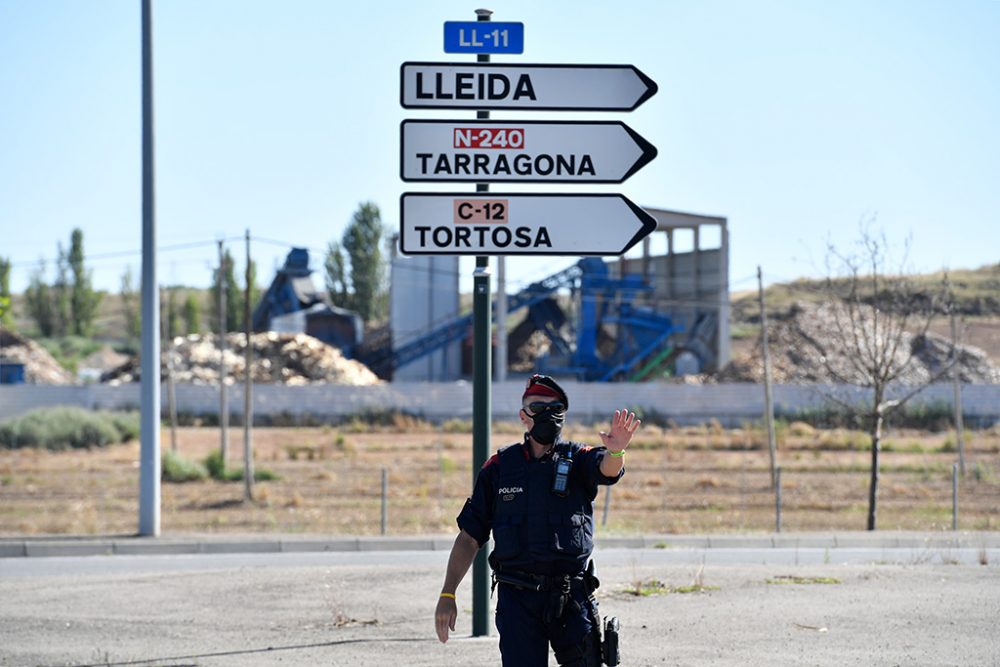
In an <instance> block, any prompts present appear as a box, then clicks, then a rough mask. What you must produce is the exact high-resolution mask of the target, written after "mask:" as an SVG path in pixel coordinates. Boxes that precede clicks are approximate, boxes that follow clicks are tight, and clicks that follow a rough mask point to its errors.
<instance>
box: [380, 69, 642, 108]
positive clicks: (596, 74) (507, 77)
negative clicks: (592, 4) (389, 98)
mask: <svg viewBox="0 0 1000 667" xmlns="http://www.w3.org/2000/svg"><path fill="white" fill-rule="evenodd" d="M656 91H657V87H656V83H654V82H653V80H652V79H650V78H649V77H648V76H646V75H645V74H643V73H642V72H640V71H639V70H638V69H637V68H635V67H634V66H632V65H499V64H493V63H428V62H410V63H403V64H402V66H401V68H400V91H399V101H400V104H402V105H403V108H405V109H534V110H536V111H544V110H560V109H565V110H575V111H632V110H633V109H635V108H636V107H638V106H639V105H640V104H642V103H643V102H645V101H646V100H648V99H649V98H650V97H652V96H653V95H655V94H656Z"/></svg>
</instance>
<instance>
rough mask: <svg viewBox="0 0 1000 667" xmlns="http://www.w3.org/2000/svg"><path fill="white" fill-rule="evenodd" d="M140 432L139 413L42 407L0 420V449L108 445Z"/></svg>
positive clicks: (126, 439)
mask: <svg viewBox="0 0 1000 667" xmlns="http://www.w3.org/2000/svg"><path fill="white" fill-rule="evenodd" d="M138 434H139V415H138V413H112V412H93V411H89V410H84V409H82V408H71V407H59V408H41V409H38V410H32V411H31V412H29V413H27V414H25V415H22V416H20V417H14V418H11V419H7V420H4V421H3V422H0V449H18V448H21V447H41V448H43V449H50V450H62V449H80V448H89V447H107V446H108V445H111V444H115V443H119V442H128V441H129V440H132V439H133V438H135V437H137V436H138Z"/></svg>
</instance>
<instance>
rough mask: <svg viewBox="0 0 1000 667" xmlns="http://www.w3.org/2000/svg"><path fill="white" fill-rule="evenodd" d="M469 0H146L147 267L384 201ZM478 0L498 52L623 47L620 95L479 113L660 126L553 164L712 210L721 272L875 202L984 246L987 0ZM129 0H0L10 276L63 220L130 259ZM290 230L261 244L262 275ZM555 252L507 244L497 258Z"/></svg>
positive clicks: (937, 253) (780, 254) (587, 53)
mask: <svg viewBox="0 0 1000 667" xmlns="http://www.w3.org/2000/svg"><path fill="white" fill-rule="evenodd" d="M477 6H481V5H476V4H474V3H464V2H463V3H459V2H444V1H440V2H419V3H395V2H392V3H390V2H385V3H351V4H348V3H344V2H333V1H321V0H315V1H306V0H294V1H288V2H273V1H272V2H261V1H251V0H239V1H236V0H225V1H223V0H213V1H211V2H204V1H194V0H169V1H166V0H160V1H159V2H157V3H156V4H155V7H154V47H155V56H154V61H155V84H156V92H155V95H156V174H157V219H158V225H159V245H161V246H172V245H177V244H187V243H198V242H204V245H203V246H201V247H198V248H194V249H190V250H186V251H178V250H175V251H170V252H164V253H163V254H161V259H160V279H161V282H164V283H184V284H190V285H207V284H208V282H209V280H210V270H209V265H210V264H212V263H214V261H215V260H214V257H215V248H214V245H213V242H214V241H215V240H216V239H217V238H220V237H236V236H241V235H242V234H243V231H244V230H245V229H246V228H250V229H251V231H252V233H253V234H254V235H255V236H259V237H263V238H270V239H276V240H281V241H285V242H288V243H291V244H300V245H306V246H309V247H312V248H323V247H325V246H326V244H327V242H328V241H330V240H333V239H339V238H340V235H341V233H342V232H343V229H344V227H345V226H346V224H347V222H348V220H349V219H350V216H351V213H352V212H353V211H354V209H355V208H356V207H357V205H358V203H359V202H360V201H365V200H372V201H374V202H376V203H377V204H378V205H379V206H380V207H381V209H382V212H383V219H384V221H385V222H386V223H387V225H388V226H390V227H393V226H396V225H397V224H398V215H399V212H398V206H399V204H398V198H399V194H400V193H401V192H402V191H404V190H407V189H410V190H430V189H435V188H434V187H433V186H427V185H418V184H409V185H408V186H407V185H405V184H403V183H402V182H401V181H400V180H399V176H398V160H399V153H398V127H399V122H400V121H401V120H402V119H404V118H430V117H434V116H435V115H437V116H443V117H448V116H451V117H463V115H465V114H468V115H469V117H471V113H469V112H459V111H452V112H444V113H438V114H434V113H430V112H420V111H409V112H407V111H404V110H403V109H401V108H400V107H399V101H398V95H399V65H400V64H401V63H402V62H403V61H406V60H440V61H446V60H455V59H459V60H461V59H471V57H470V56H454V55H446V54H444V53H443V52H442V47H441V42H442V23H443V22H444V21H446V20H472V19H473V18H474V14H473V10H474V9H475V8H476V7H477ZM486 6H488V7H490V8H491V9H493V10H494V11H495V12H496V13H495V14H494V19H495V20H498V21H504V20H507V21H522V22H523V23H524V24H525V42H526V48H525V53H524V55H523V56H495V57H494V60H495V61H496V62H515V61H520V62H538V63H564V62H565V63H630V64H635V65H636V66H638V67H639V68H640V69H642V70H643V71H644V72H645V73H646V74H648V75H649V76H650V77H652V78H653V79H654V80H655V81H656V82H657V83H658V84H659V87H660V92H659V94H657V95H656V96H655V97H653V98H652V99H651V100H649V101H648V102H646V104H645V105H644V106H642V107H641V108H640V109H639V110H637V111H635V112H632V113H630V114H604V115H599V114H586V115H584V114H538V113H536V114H526V113H515V112H504V113H497V112H494V117H495V118H517V117H519V116H521V117H525V118H528V117H530V118H531V119H543V118H547V119H551V118H574V119H581V118H610V119H621V120H625V121H626V122H627V123H628V124H629V125H630V126H632V127H633V128H634V129H636V130H637V131H638V132H640V133H641V134H642V135H643V136H645V137H646V138H647V139H648V140H650V141H651V142H652V143H653V144H654V145H656V146H657V147H658V149H659V157H658V158H657V159H656V160H655V161H654V162H653V163H652V164H650V165H648V166H647V167H646V168H645V169H643V170H642V171H640V172H639V173H638V174H637V175H635V176H633V177H632V178H631V179H630V180H629V181H627V182H626V183H624V184H622V185H618V186H599V187H592V188H586V187H584V186H572V187H570V186H559V187H552V188H550V189H552V190H572V191H576V192H581V191H585V190H588V189H589V190H592V191H605V192H623V193H625V194H626V195H627V196H629V197H630V198H631V199H633V200H634V201H636V202H637V203H639V204H642V205H647V206H654V207H661V208H671V209H678V210H685V211H692V212H698V213H708V214H714V215H723V216H726V217H728V219H729V222H730V227H731V242H732V260H731V272H730V277H731V281H732V284H733V288H734V289H746V288H748V287H752V286H753V284H754V281H753V280H752V279H751V276H752V275H753V274H754V271H755V267H756V265H757V264H762V265H763V266H764V270H765V274H766V275H767V276H768V278H769V279H770V280H784V279H791V278H794V277H797V276H802V275H821V274H822V272H823V257H824V247H825V243H826V241H827V240H828V239H829V240H833V241H834V242H835V243H838V244H841V245H843V244H846V243H848V242H849V241H850V240H852V239H854V238H856V236H857V232H858V225H859V221H860V220H861V219H862V218H865V217H868V216H871V215H877V217H878V225H880V226H881V227H883V228H884V229H885V231H886V233H887V234H888V236H889V237H890V238H891V239H894V240H898V241H900V242H901V241H902V239H904V238H905V237H906V236H907V235H912V250H911V258H912V264H913V267H914V268H915V269H918V270H932V269H938V268H941V267H950V268H959V267H975V266H980V265H983V264H987V263H993V262H997V261H998V260H1000V250H998V249H1000V231H998V230H1000V224H998V223H1000V215H998V212H1000V2H992V1H983V2H969V1H965V2H961V1H959V2H944V1H941V2H919V1H906V2H888V1H883V2H871V1H864V2H806V1H801V2H765V1H750V0H746V1H733V2H722V1H718V2H712V1H698V2H694V1H688V2H652V1H651V2H629V1H628V0H623V1H621V2H607V1H606V0H602V1H598V2H595V1H590V0H578V1H575V2H542V1H539V0H535V1H532V2H519V1H518V2H515V1H506V0H504V1H499V0H498V1H497V2H494V3H492V4H487V5H486ZM139 7H140V3H139V1H138V0H132V1H129V2H126V1H124V0H103V1H100V2H79V1H76V0H61V1H60V0H0V256H5V257H9V258H11V259H13V260H14V262H15V269H14V276H13V278H14V281H13V287H14V289H15V291H20V290H21V289H23V287H24V286H25V285H26V284H27V280H28V278H29V275H30V272H31V271H32V269H33V268H34V266H35V265H36V264H34V263H35V262H36V261H37V260H38V258H39V257H46V258H52V257H54V256H55V250H56V243H57V241H62V242H63V243H64V244H65V243H66V242H67V241H68V239H69V235H70V231H71V230H72V228H73V227H75V226H79V227H81V228H82V229H83V230H84V233H85V240H86V249H87V252H88V255H91V256H93V260H92V261H91V266H92V267H93V269H94V277H95V283H96V284H97V286H98V287H100V288H103V289H110V290H117V289H118V284H119V278H120V276H121V274H122V273H123V271H124V270H125V267H126V266H127V265H131V266H132V267H133V271H134V272H135V273H136V274H138V272H139V257H138V255H137V254H132V255H120V254H117V253H128V252H137V251H138V249H139V248H140V245H141V200H140V69H139V67H140V43H139V29H140V17H139ZM452 187H453V188H454V189H459V190H463V189H469V186H467V185H466V186H452ZM438 189H448V188H447V187H445V188H438ZM505 189H514V188H505ZM536 189H537V188H536ZM234 251H236V252H237V255H238V256H242V252H243V251H242V247H241V246H239V245H235V244H234ZM284 252H285V251H284V250H283V249H282V248H280V247H278V246H274V245H269V244H266V243H255V244H254V246H253V253H254V256H255V257H256V258H257V260H258V264H259V266H260V269H261V270H260V274H259V275H260V280H261V281H262V282H263V283H265V284H266V283H267V282H268V281H269V280H270V277H271V271H272V269H273V267H274V266H275V265H276V263H278V262H280V261H281V260H282V259H283V256H284ZM106 254H112V255H113V256H111V257H106V258H103V259H102V258H100V256H102V255H106ZM320 261H321V258H314V262H315V263H316V264H319V262H320ZM571 261H573V260H572V259H569V258H567V259H562V258H557V261H553V260H551V259H549V260H545V261H542V260H537V259H521V258H517V259H511V260H508V267H509V274H510V276H511V281H512V282H513V283H515V284H516V283H518V282H521V281H527V280H531V279H536V278H538V277H541V276H543V275H546V274H547V273H549V272H550V271H551V270H553V269H555V268H559V267H560V266H562V265H565V264H568V263H570V262H571ZM465 268H468V271H465ZM50 269H51V267H50ZM463 271H464V272H466V273H471V261H464V263H463ZM50 277H51V274H50Z"/></svg>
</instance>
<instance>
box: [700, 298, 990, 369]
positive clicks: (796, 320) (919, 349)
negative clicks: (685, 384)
mask: <svg viewBox="0 0 1000 667" xmlns="http://www.w3.org/2000/svg"><path fill="white" fill-rule="evenodd" d="M871 315H872V313H871V311H870V310H868V311H867V312H865V313H863V316H864V317H871ZM838 319H839V322H840V323H841V326H846V323H847V320H846V318H844V317H843V316H841V317H840V318H838V317H837V314H836V312H835V311H834V310H833V307H832V306H830V305H821V306H815V305H799V306H796V307H794V308H793V309H792V311H791V312H790V314H789V315H788V317H787V318H784V319H780V320H772V321H769V322H768V331H767V337H768V348H769V351H770V355H771V374H772V377H773V379H774V382H776V383H786V384H796V383H811V382H849V383H852V384H865V381H864V377H863V376H862V374H861V373H860V372H859V371H858V370H857V369H856V368H855V364H854V363H852V359H851V358H850V357H849V356H848V355H849V354H850V350H849V349H848V348H847V347H845V346H843V345H841V344H838V339H840V338H841V335H840V333H839V331H840V329H839V328H838ZM957 352H958V370H959V378H960V380H961V381H962V382H965V383H971V384H995V383H1000V368H997V367H996V366H994V365H993V364H992V363H991V362H990V360H989V357H988V356H987V355H986V353H985V352H983V351H982V350H980V349H978V348H975V347H971V346H964V345H959V346H958V350H957ZM911 354H912V355H913V358H912V359H911V360H910V362H909V364H908V365H907V366H906V369H905V370H904V371H903V373H902V375H901V376H900V377H899V380H898V381H899V382H900V383H901V384H905V385H919V384H924V383H926V382H929V381H930V380H932V379H933V378H934V377H935V376H937V375H938V374H939V373H940V371H941V370H942V369H943V368H945V367H946V366H947V365H948V363H949V361H950V355H951V341H950V340H949V339H946V338H943V337H941V336H938V335H935V334H926V335H913V334H910V333H907V332H904V333H903V334H902V338H901V340H900V344H899V346H898V347H897V349H896V353H895V360H896V364H897V365H898V364H903V363H904V362H905V361H906V358H907V357H908V356H910V355H911ZM949 378H950V375H949V374H946V375H945V376H944V377H943V378H941V379H949ZM716 380H717V381H719V382H763V381H764V361H763V355H762V352H761V347H760V343H759V342H758V344H757V345H756V346H755V347H754V349H753V350H752V351H751V352H750V353H749V354H747V355H744V356H741V357H739V358H736V359H733V360H732V361H731V362H730V363H729V365H728V366H726V368H724V369H723V370H722V371H721V372H720V373H719V374H718V375H717V376H716Z"/></svg>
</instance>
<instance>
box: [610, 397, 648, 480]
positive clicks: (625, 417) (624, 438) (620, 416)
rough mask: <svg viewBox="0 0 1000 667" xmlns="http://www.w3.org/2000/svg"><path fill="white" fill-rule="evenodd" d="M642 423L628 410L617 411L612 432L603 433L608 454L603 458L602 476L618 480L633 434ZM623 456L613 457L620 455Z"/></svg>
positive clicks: (612, 422)
mask: <svg viewBox="0 0 1000 667" xmlns="http://www.w3.org/2000/svg"><path fill="white" fill-rule="evenodd" d="M641 423H642V421H641V420H640V419H638V418H637V417H636V416H635V413H634V412H629V411H628V410H627V409H625V408H622V409H621V410H615V416H614V417H612V419H611V430H610V431H606V432H605V431H601V434H600V435H601V442H602V443H603V444H604V446H605V447H606V448H607V452H606V453H605V454H604V456H603V457H602V458H601V467H600V469H601V474H602V475H604V476H605V477H614V478H617V477H618V475H619V474H620V473H621V471H622V468H623V467H624V466H625V456H624V452H625V450H626V449H627V448H628V444H629V442H631V441H632V434H633V433H635V431H636V429H637V428H639V425H640V424H641ZM619 453H621V454H622V455H621V456H612V454H619Z"/></svg>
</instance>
